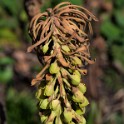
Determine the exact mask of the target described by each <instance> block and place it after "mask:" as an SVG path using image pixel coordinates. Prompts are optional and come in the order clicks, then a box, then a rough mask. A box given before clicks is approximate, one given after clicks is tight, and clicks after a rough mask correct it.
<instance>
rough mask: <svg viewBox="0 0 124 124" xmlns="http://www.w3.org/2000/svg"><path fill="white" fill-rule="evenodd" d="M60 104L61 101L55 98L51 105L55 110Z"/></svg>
mask: <svg viewBox="0 0 124 124" xmlns="http://www.w3.org/2000/svg"><path fill="white" fill-rule="evenodd" d="M58 105H60V101H59V100H58V99H55V100H53V101H52V102H51V105H50V107H51V109H52V110H53V111H55V110H56V109H57V107H58Z"/></svg>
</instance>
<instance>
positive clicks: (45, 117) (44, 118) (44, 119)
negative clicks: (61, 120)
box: [40, 115, 48, 123]
mask: <svg viewBox="0 0 124 124" xmlns="http://www.w3.org/2000/svg"><path fill="white" fill-rule="evenodd" d="M47 119H48V116H45V115H41V117H40V120H41V122H42V123H43V122H44V121H46V120H47Z"/></svg>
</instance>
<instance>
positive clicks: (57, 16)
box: [28, 2, 97, 124]
mask: <svg viewBox="0 0 124 124" xmlns="http://www.w3.org/2000/svg"><path fill="white" fill-rule="evenodd" d="M92 20H94V21H97V19H96V17H95V16H94V15H93V14H92V13H90V12H89V11H88V10H87V9H85V8H84V7H80V6H77V5H72V4H71V3H70V2H63V3H60V4H58V5H57V6H55V7H54V8H53V9H51V8H49V9H47V10H46V11H45V12H44V13H39V14H37V15H36V16H34V18H33V19H32V20H31V22H30V26H29V33H30V36H31V38H32V40H33V42H32V45H31V46H30V47H29V48H28V52H31V51H32V50H33V49H34V50H35V51H36V53H37V56H38V59H39V61H40V62H41V63H42V64H43V68H42V70H41V72H39V73H38V74H37V75H36V78H35V79H33V80H32V82H31V84H32V85H36V84H37V85H38V89H37V92H36V97H37V98H38V101H39V102H38V106H39V111H40V116H41V122H42V123H44V124H54V123H55V124H77V123H78V124H85V123H86V121H85V118H84V117H83V114H84V113H85V106H87V105H88V104H89V102H88V100H87V98H86V97H85V96H84V93H85V92H86V86H85V84H84V83H83V80H82V75H85V74H86V73H87V69H85V67H86V65H88V64H93V63H94V61H93V60H91V56H90V52H89V45H90V41H89V35H90V34H92V33H93V31H92V26H91V21H92Z"/></svg>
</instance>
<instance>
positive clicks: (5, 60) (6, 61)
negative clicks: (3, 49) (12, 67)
mask: <svg viewBox="0 0 124 124" xmlns="http://www.w3.org/2000/svg"><path fill="white" fill-rule="evenodd" d="M13 63H14V60H13V59H12V58H10V57H3V58H0V65H8V64H13Z"/></svg>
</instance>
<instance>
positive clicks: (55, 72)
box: [49, 62, 60, 74]
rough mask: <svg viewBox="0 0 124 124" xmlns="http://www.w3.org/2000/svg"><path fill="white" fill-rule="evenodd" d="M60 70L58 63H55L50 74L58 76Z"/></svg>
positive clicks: (51, 66) (50, 69)
mask: <svg viewBox="0 0 124 124" xmlns="http://www.w3.org/2000/svg"><path fill="white" fill-rule="evenodd" d="M59 70H60V68H59V66H58V64H57V62H54V63H52V64H51V65H50V68H49V72H50V73H51V74H57V73H58V72H59Z"/></svg>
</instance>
